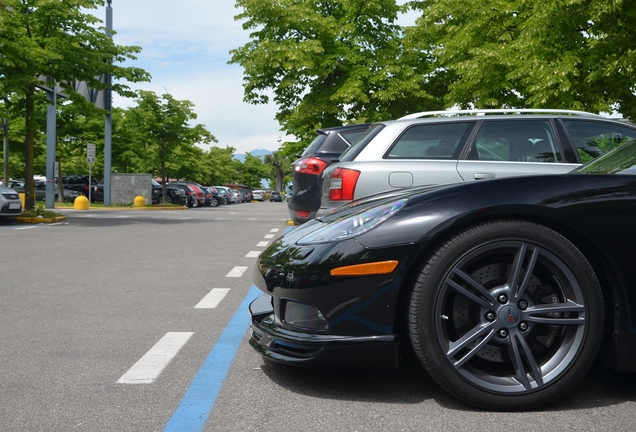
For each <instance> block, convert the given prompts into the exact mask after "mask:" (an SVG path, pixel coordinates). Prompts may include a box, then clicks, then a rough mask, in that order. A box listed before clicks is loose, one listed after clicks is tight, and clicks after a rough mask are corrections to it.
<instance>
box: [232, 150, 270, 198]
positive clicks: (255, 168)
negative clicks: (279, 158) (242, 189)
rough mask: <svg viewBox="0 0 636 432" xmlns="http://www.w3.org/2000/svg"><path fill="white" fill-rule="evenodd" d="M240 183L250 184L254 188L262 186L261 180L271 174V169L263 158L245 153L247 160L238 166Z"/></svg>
mask: <svg viewBox="0 0 636 432" xmlns="http://www.w3.org/2000/svg"><path fill="white" fill-rule="evenodd" d="M238 170H239V172H238V177H239V178H238V183H240V184H244V185H247V186H249V187H250V188H252V189H260V188H261V180H262V179H264V178H266V177H267V176H268V175H269V169H268V167H267V166H265V164H264V163H263V159H261V158H260V157H258V156H252V154H251V153H249V152H248V153H245V160H244V161H243V162H242V163H241V164H240V165H239V167H238Z"/></svg>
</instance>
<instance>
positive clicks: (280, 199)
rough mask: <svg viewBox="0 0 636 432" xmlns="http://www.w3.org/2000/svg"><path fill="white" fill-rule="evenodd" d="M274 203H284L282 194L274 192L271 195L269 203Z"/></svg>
mask: <svg viewBox="0 0 636 432" xmlns="http://www.w3.org/2000/svg"><path fill="white" fill-rule="evenodd" d="M272 201H278V202H283V196H282V195H281V194H280V192H279V191H272V193H271V194H270V195H269V202H272Z"/></svg>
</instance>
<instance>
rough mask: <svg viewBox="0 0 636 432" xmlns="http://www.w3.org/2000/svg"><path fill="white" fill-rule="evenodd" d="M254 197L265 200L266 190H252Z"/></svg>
mask: <svg viewBox="0 0 636 432" xmlns="http://www.w3.org/2000/svg"><path fill="white" fill-rule="evenodd" d="M252 199H253V200H255V201H263V200H264V199H265V192H263V191H262V190H260V189H258V190H255V191H252Z"/></svg>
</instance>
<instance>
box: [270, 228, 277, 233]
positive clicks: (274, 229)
mask: <svg viewBox="0 0 636 432" xmlns="http://www.w3.org/2000/svg"><path fill="white" fill-rule="evenodd" d="M269 232H278V228H272V229H271V230H270V231H269Z"/></svg>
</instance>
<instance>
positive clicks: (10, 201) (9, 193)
mask: <svg viewBox="0 0 636 432" xmlns="http://www.w3.org/2000/svg"><path fill="white" fill-rule="evenodd" d="M20 214H22V200H21V199H20V195H19V194H18V192H16V191H15V190H13V189H11V188H8V187H6V186H2V185H0V217H6V216H19V215H20Z"/></svg>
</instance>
